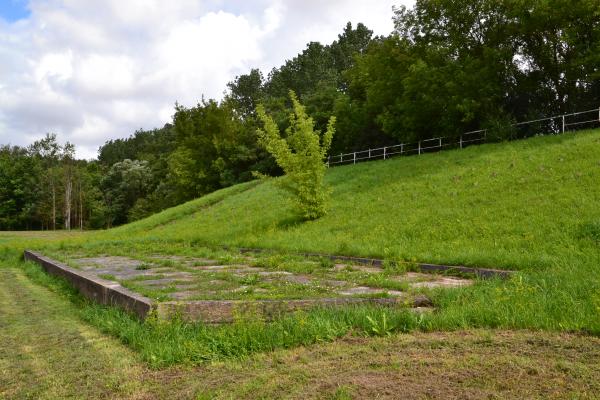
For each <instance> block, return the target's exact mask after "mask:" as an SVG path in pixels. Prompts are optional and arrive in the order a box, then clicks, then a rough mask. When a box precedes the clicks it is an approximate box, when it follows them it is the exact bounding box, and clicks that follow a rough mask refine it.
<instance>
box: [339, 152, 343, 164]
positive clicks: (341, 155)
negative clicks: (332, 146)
mask: <svg viewBox="0 0 600 400" xmlns="http://www.w3.org/2000/svg"><path fill="white" fill-rule="evenodd" d="M342 162H344V155H343V154H342V153H340V164H341V163H342Z"/></svg>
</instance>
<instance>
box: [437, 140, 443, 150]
mask: <svg viewBox="0 0 600 400" xmlns="http://www.w3.org/2000/svg"><path fill="white" fill-rule="evenodd" d="M438 147H439V148H440V151H442V138H440V143H439V146H438Z"/></svg>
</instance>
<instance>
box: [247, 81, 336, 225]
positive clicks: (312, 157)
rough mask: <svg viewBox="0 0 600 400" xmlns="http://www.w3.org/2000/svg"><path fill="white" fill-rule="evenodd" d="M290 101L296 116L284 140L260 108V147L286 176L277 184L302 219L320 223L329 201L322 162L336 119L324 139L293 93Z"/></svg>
mask: <svg viewBox="0 0 600 400" xmlns="http://www.w3.org/2000/svg"><path fill="white" fill-rule="evenodd" d="M290 98H291V100H292V105H293V113H291V114H290V118H289V121H290V126H289V127H288V128H287V129H286V131H285V133H286V134H285V137H282V136H281V133H280V132H279V128H278V127H277V124H275V121H273V119H272V118H271V117H269V116H268V115H267V114H266V113H265V110H264V108H263V107H262V106H258V109H257V112H258V117H259V119H260V120H261V121H262V122H263V124H264V129H259V130H258V137H259V143H260V144H261V145H262V146H264V147H265V148H266V149H267V151H268V152H269V153H271V154H272V155H273V157H275V161H277V164H278V165H279V166H280V167H281V168H282V169H283V171H284V172H285V176H284V177H282V178H281V179H279V180H278V183H279V184H281V185H282V187H283V188H284V189H286V190H287V191H288V192H290V193H291V194H292V196H293V198H294V200H295V203H296V205H297V206H298V209H299V211H300V214H301V215H302V217H303V218H305V219H317V218H319V217H322V216H323V215H325V212H326V202H327V199H328V197H329V193H328V189H327V188H326V187H325V185H324V183H323V180H324V178H325V169H326V166H325V164H324V161H323V160H324V159H325V156H326V155H327V151H328V150H329V147H330V146H331V140H332V139H333V135H334V133H335V117H331V118H330V119H329V123H328V125H327V131H326V132H325V133H324V134H323V137H322V138H321V132H318V131H317V132H315V130H314V127H315V123H314V121H313V120H312V118H310V117H309V116H308V115H307V114H306V110H305V108H304V107H303V106H302V104H300V102H299V101H298V98H297V97H296V94H295V93H294V92H293V91H290Z"/></svg>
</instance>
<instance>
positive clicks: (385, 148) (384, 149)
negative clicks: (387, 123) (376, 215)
mask: <svg viewBox="0 0 600 400" xmlns="http://www.w3.org/2000/svg"><path fill="white" fill-rule="evenodd" d="M599 110H600V109H599ZM386 150H387V147H384V148H383V159H384V160H385V151H386Z"/></svg>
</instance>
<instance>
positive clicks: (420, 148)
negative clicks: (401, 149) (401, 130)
mask: <svg viewBox="0 0 600 400" xmlns="http://www.w3.org/2000/svg"><path fill="white" fill-rule="evenodd" d="M419 155H421V141H420V140H419Z"/></svg>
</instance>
